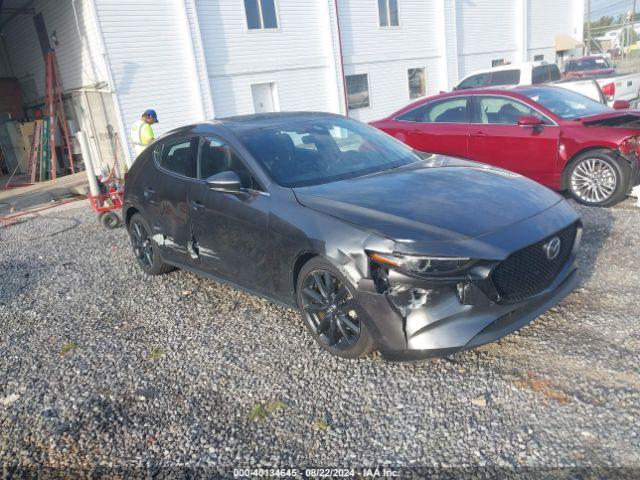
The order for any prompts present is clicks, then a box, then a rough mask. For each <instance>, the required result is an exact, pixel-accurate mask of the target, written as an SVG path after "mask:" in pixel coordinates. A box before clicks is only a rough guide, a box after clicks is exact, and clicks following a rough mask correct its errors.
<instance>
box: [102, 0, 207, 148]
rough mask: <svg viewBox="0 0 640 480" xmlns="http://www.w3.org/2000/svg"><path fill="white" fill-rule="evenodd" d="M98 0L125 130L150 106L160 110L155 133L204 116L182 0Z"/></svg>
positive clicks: (158, 133) (160, 133)
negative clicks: (180, 0)
mask: <svg viewBox="0 0 640 480" xmlns="http://www.w3.org/2000/svg"><path fill="white" fill-rule="evenodd" d="M95 3H96V13H97V16H98V21H99V22H100V27H101V30H102V35H103V39H104V45H105V49H106V51H107V55H108V59H109V65H110V67H111V73H112V76H113V82H114V89H115V92H116V94H117V95H118V99H119V104H120V108H121V114H122V118H123V122H124V126H125V129H126V130H127V133H128V129H129V127H130V126H131V125H132V124H133V122H135V121H136V120H137V119H138V118H140V115H141V114H142V112H143V111H144V110H146V109H147V108H154V109H155V110H156V111H157V112H158V117H159V119H160V123H159V124H157V125H155V126H154V130H155V133H156V137H158V136H159V135H162V134H163V133H164V132H166V131H167V130H170V129H172V128H175V127H179V126H183V125H186V124H190V123H194V122H197V121H200V120H203V106H202V103H201V100H200V85H199V83H198V75H197V74H196V71H195V70H194V52H193V48H191V40H190V35H191V33H190V32H189V31H188V28H187V23H186V22H185V21H184V15H185V12H184V5H183V4H182V2H176V1H171V0H136V1H129V2H122V1H117V0H96V1H95ZM127 140H129V139H127ZM130 147H131V145H130ZM130 151H132V150H130Z"/></svg>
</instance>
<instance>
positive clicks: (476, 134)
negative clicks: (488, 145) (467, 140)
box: [471, 132, 489, 137]
mask: <svg viewBox="0 0 640 480" xmlns="http://www.w3.org/2000/svg"><path fill="white" fill-rule="evenodd" d="M471 136H472V137H488V136H489V134H488V133H486V132H471Z"/></svg>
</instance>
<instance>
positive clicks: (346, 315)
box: [296, 257, 373, 358]
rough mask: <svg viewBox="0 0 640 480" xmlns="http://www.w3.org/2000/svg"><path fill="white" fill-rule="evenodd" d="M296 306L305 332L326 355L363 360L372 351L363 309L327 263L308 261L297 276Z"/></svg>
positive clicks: (342, 279) (349, 287)
mask: <svg viewBox="0 0 640 480" xmlns="http://www.w3.org/2000/svg"><path fill="white" fill-rule="evenodd" d="M296 292H297V299H298V305H299V307H300V310H301V312H302V316H303V318H304V321H305V326H306V327H307V330H309V332H310V333H311V335H312V336H313V338H314V339H315V340H316V342H318V344H319V345H320V346H321V347H322V348H323V349H325V350H326V351H328V352H330V353H332V354H333V355H337V356H339V357H344V358H362V357H364V356H366V355H368V354H369V353H370V352H371V350H372V349H373V338H372V336H371V333H370V332H369V329H368V328H367V325H366V323H365V322H364V321H363V316H364V314H363V311H362V307H361V306H360V305H359V304H358V301H357V300H356V298H355V294H354V293H355V292H354V291H353V288H352V287H351V286H350V285H349V282H348V281H347V280H346V279H345V278H344V277H343V275H342V274H341V273H340V272H339V271H338V270H337V269H336V268H335V267H334V266H333V265H331V264H330V263H329V262H327V261H326V260H324V259H322V258H319V257H315V258H312V259H311V260H309V261H308V262H307V263H306V264H305V265H304V266H303V267H302V270H301V271H300V274H299V275H298V282H297V285H296Z"/></svg>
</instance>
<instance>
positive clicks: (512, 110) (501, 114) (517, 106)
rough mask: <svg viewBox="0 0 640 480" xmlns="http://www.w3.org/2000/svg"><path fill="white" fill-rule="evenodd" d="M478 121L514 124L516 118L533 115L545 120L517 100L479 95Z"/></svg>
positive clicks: (516, 120) (516, 121)
mask: <svg viewBox="0 0 640 480" xmlns="http://www.w3.org/2000/svg"><path fill="white" fill-rule="evenodd" d="M479 110H480V123H490V124H501V125H516V124H517V123H518V118H520V117H522V116H524V115H534V116H536V117H538V118H540V119H542V120H546V119H545V118H544V116H543V115H541V114H540V113H539V112H537V111H536V110H534V109H533V108H530V107H529V106H527V105H525V104H524V103H521V102H519V101H517V100H513V99H511V98H507V97H489V96H487V97H480V98H479Z"/></svg>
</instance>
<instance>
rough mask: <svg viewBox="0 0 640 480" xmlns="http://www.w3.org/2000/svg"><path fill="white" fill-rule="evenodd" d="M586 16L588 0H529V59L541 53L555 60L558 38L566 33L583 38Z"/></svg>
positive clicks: (546, 58) (545, 58)
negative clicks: (586, 2)
mask: <svg viewBox="0 0 640 480" xmlns="http://www.w3.org/2000/svg"><path fill="white" fill-rule="evenodd" d="M583 18H584V0H564V1H562V2H558V1H557V0H528V2H527V19H528V29H527V47H528V60H533V57H534V56H535V55H538V54H540V55H544V60H546V61H548V62H555V60H556V53H555V37H556V36H557V35H562V34H563V35H569V36H571V37H573V38H575V39H576V40H579V41H581V40H582V34H583V28H584V27H583Z"/></svg>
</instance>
